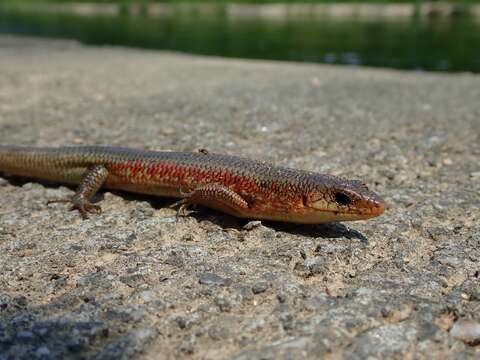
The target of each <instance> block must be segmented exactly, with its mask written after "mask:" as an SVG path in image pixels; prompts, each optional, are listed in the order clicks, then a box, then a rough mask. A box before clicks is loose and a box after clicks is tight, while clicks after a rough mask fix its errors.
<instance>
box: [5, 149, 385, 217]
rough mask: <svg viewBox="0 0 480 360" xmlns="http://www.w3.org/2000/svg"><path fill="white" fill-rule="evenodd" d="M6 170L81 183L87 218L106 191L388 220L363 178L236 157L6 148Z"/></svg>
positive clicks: (282, 213) (223, 207) (243, 211)
mask: <svg viewBox="0 0 480 360" xmlns="http://www.w3.org/2000/svg"><path fill="white" fill-rule="evenodd" d="M0 171H3V172H6V173H10V174H13V175H22V176H27V177H31V178H39V179H46V180H53V181H59V182H64V183H70V184H79V187H78V190H77V192H76V194H75V195H74V196H73V197H72V199H71V201H72V203H73V207H74V208H76V209H78V210H79V211H80V212H81V214H82V215H83V216H84V217H86V214H87V212H98V211H100V209H99V207H98V206H94V205H92V204H91V203H90V202H89V201H90V199H91V197H92V196H93V195H94V194H95V192H96V191H97V190H98V189H99V188H100V187H104V188H108V189H120V190H125V191H130V192H136V193H142V194H151V195H159V196H169V197H180V198H182V200H180V201H179V202H178V204H179V205H182V207H184V206H186V205H188V204H193V203H197V204H202V205H205V206H208V207H210V208H214V209H217V210H220V211H223V212H226V213H228V214H231V215H234V216H238V217H242V218H250V219H267V220H277V221H286V222H294V223H305V224H316V223H324V222H331V221H348V220H362V219H368V218H372V217H375V216H379V215H381V214H382V213H383V212H384V211H385V204H384V202H383V200H382V199H381V198H380V197H379V196H378V195H377V194H375V193H374V192H372V191H370V190H369V189H368V188H367V186H366V185H364V184H363V183H362V182H360V181H358V180H346V179H342V178H338V177H335V176H331V175H323V174H317V173H313V172H307V171H303V170H295V169H290V168H284V167H276V166H273V165H270V164H268V163H263V162H259V161H254V160H249V159H245V158H241V157H236V156H227V155H218V154H210V153H208V152H206V151H200V152H197V153H185V152H156V151H143V150H134V149H127V148H114V147H100V146H88V147H60V148H33V147H17V146H0Z"/></svg>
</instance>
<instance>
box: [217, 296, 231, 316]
mask: <svg viewBox="0 0 480 360" xmlns="http://www.w3.org/2000/svg"><path fill="white" fill-rule="evenodd" d="M215 305H217V306H218V308H219V309H220V311H223V312H229V311H230V310H231V309H232V307H233V303H232V301H231V300H230V299H229V298H227V297H225V296H223V295H220V296H218V297H217V298H215Z"/></svg>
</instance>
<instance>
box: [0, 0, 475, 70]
mask: <svg viewBox="0 0 480 360" xmlns="http://www.w3.org/2000/svg"><path fill="white" fill-rule="evenodd" d="M0 33H9V34H22V35H34V36H48V37H58V38H69V39H76V40H78V41H81V42H82V43H86V44H95V45H106V44H108V45H122V46H134V47H142V48H154V49H163V50H175V51H182V52H186V53H193V54H205V55H215V56H225V57H237V58H253V59H270V60H282V61H301V62H318V63H332V64H342V65H345V66H374V67H387V68H397V69H411V70H416V71H441V72H480V0H463V1H445V2H439V1H433V2H426V1H420V0H411V1H408V0H403V1H402V0H391V1H387V0H365V1H362V0H344V1H342V2H337V1H333V0H278V1H275V0H265V1H253V0H235V1H228V0H204V1H203V0H159V1H157V0H150V1H147V0H137V1H135V0H131V1H128V0H109V1H108V0H88V1H82V0H50V1H49V0H0Z"/></svg>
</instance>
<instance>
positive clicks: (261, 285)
mask: <svg viewBox="0 0 480 360" xmlns="http://www.w3.org/2000/svg"><path fill="white" fill-rule="evenodd" d="M268 287H269V284H268V283H267V282H266V281H259V282H257V283H255V284H254V285H253V286H252V291H253V293H254V294H261V293H263V292H265V291H267V289H268Z"/></svg>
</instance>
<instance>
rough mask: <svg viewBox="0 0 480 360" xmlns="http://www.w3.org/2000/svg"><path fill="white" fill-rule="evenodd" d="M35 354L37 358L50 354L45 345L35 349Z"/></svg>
mask: <svg viewBox="0 0 480 360" xmlns="http://www.w3.org/2000/svg"><path fill="white" fill-rule="evenodd" d="M35 355H36V356H37V357H39V358H47V357H48V356H49V355H50V350H49V349H48V348H47V347H45V346H42V347H39V348H38V349H37V350H36V351H35Z"/></svg>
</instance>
